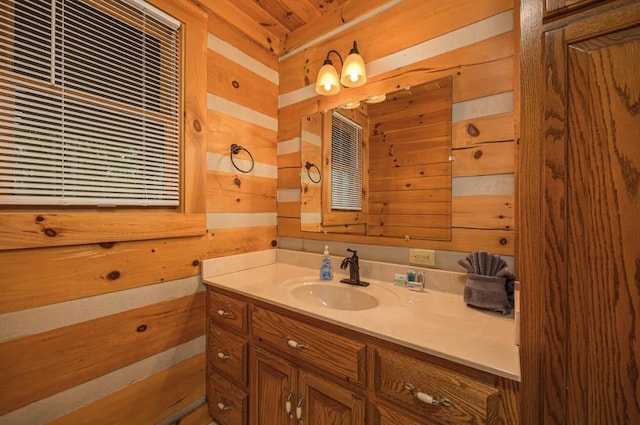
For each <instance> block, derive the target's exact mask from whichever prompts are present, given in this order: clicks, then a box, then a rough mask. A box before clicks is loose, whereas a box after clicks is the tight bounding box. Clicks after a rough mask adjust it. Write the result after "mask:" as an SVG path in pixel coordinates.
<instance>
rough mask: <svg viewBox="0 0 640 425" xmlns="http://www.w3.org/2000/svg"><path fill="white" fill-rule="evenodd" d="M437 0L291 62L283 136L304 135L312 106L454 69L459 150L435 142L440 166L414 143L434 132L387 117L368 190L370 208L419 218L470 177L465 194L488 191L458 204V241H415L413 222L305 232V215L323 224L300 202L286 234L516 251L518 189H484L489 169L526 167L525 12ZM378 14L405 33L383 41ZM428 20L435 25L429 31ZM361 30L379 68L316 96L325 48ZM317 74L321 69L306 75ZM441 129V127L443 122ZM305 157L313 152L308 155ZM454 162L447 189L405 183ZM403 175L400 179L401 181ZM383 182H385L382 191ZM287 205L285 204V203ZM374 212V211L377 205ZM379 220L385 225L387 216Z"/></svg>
mask: <svg viewBox="0 0 640 425" xmlns="http://www.w3.org/2000/svg"><path fill="white" fill-rule="evenodd" d="M429 4H430V3H429V2H425V1H421V2H417V1H411V0H409V1H404V2H402V3H400V4H399V5H396V6H393V7H391V8H390V9H388V10H385V11H384V12H382V13H380V14H379V15H377V16H375V17H372V18H369V19H365V20H364V21H363V22H361V23H358V24H356V25H354V26H353V27H351V28H349V29H347V30H345V31H344V32H343V33H338V34H337V35H333V36H331V37H329V38H328V39H327V40H325V41H321V42H319V43H317V44H315V45H313V46H311V47H307V48H306V49H305V50H304V51H303V52H302V51H301V52H297V53H295V54H293V55H291V56H290V57H287V58H286V59H285V60H283V61H281V63H280V65H281V68H280V72H281V79H280V93H281V96H280V100H281V104H283V105H284V106H282V107H281V108H280V109H279V115H278V117H279V128H278V139H279V140H281V141H284V140H291V139H293V138H295V137H300V119H301V118H302V117H304V116H306V115H309V114H312V113H315V112H318V111H323V110H326V109H329V108H333V107H336V106H339V105H341V104H344V103H346V102H348V101H350V100H352V99H354V98H355V99H358V98H359V99H362V98H367V97H370V96H371V95H375V94H379V93H389V92H393V91H395V90H397V89H398V88H401V87H407V86H411V87H413V86H415V85H417V84H419V83H420V82H424V81H434V80H437V79H438V78H440V77H444V76H448V75H450V76H452V77H453V85H452V86H453V99H452V102H453V107H454V110H455V112H454V113H453V114H452V115H453V117H454V118H455V119H454V122H453V123H452V124H449V125H447V126H446V127H443V130H444V133H443V135H444V134H446V135H448V134H451V136H452V139H453V140H452V147H453V148H454V151H453V152H451V151H450V150H447V151H445V150H442V151H441V152H439V151H434V152H432V154H433V155H424V156H425V157H429V158H431V159H433V158H434V157H435V156H439V157H441V158H442V159H443V160H442V163H441V164H439V165H438V167H441V168H442V170H440V168H438V170H434V169H432V168H429V167H420V166H418V165H416V164H417V163H418V162H417V161H418V159H417V154H416V153H415V152H412V151H411V144H412V143H414V144H416V142H414V141H413V140H416V137H417V138H418V139H419V140H424V136H421V135H419V134H412V132H411V130H406V128H407V125H408V123H406V124H407V125H404V124H401V125H398V127H399V128H402V129H404V130H401V131H405V133H406V140H407V141H406V142H404V141H402V140H394V141H393V142H390V141H387V137H388V136H387V133H389V134H390V132H392V131H397V129H395V128H392V127H387V128H385V126H384V125H383V124H381V125H380V126H379V127H378V129H377V130H378V133H375V132H373V133H372V135H371V138H370V145H369V148H370V152H371V156H370V170H371V171H370V175H369V177H370V179H371V188H370V189H371V190H370V191H369V193H368V194H369V197H370V204H371V205H370V208H372V209H377V211H380V212H383V211H385V208H386V209H390V208H394V209H395V211H396V213H395V214H399V215H401V216H404V217H405V218H406V219H407V220H409V218H408V217H409V216H410V215H411V210H412V208H413V207H414V206H415V203H416V202H421V201H423V200H424V199H429V200H431V201H438V200H440V201H443V202H446V201H448V200H450V199H451V198H450V197H451V195H452V194H453V192H455V191H456V190H458V191H459V190H460V188H461V186H464V188H465V189H464V193H465V195H467V196H469V195H470V196H471V197H478V199H477V200H475V201H472V198H471V197H470V198H468V199H465V200H462V201H460V202H459V203H458V210H457V211H456V212H455V213H453V214H454V216H455V218H454V217H453V216H452V218H451V223H452V228H451V241H450V242H449V241H444V240H442V241H417V240H410V241H405V239H404V233H405V231H406V234H410V233H411V232H410V230H411V229H413V228H418V226H405V227H406V229H405V230H404V231H403V230H400V229H398V231H397V232H396V233H397V235H396V236H397V237H394V238H383V237H366V236H357V235H339V234H329V235H323V234H313V233H311V232H306V231H305V232H301V231H300V229H299V228H298V227H297V226H298V225H300V223H301V221H302V222H303V223H302V224H301V225H302V226H303V227H304V228H305V229H307V228H308V227H309V226H312V227H317V224H313V223H311V221H312V218H313V217H305V220H306V221H307V222H306V223H305V222H304V221H305V220H300V219H298V217H295V216H292V215H291V214H290V213H291V209H290V208H289V209H287V211H288V212H287V215H286V216H285V215H282V216H279V218H278V226H279V227H278V232H279V233H278V234H279V236H285V237H292V238H306V239H318V240H320V239H322V240H335V241H346V242H349V241H351V242H358V243H367V244H372V245H376V244H380V245H388V246H416V247H425V248H430V249H436V250H447V251H462V252H464V251H472V250H476V249H482V250H488V251H491V252H492V253H497V254H502V255H513V253H514V246H513V235H514V233H513V229H514V226H515V224H514V220H513V213H512V211H510V208H511V209H512V208H513V196H514V195H513V188H511V189H510V190H509V191H508V193H507V192H505V191H506V190H507V188H506V186H505V187H504V189H505V190H502V191H498V192H496V195H497V196H498V199H500V196H504V197H506V198H508V199H510V201H511V203H510V205H508V206H506V205H501V204H500V202H499V201H496V199H493V197H494V196H496V195H491V196H480V195H487V194H485V193H484V192H485V191H486V190H485V189H489V188H488V186H487V185H488V184H490V183H489V182H486V181H485V180H486V178H487V177H494V176H496V177H497V175H500V176H510V177H511V181H513V176H514V173H515V172H516V170H515V158H516V151H515V149H514V147H515V145H514V142H513V140H514V128H515V119H516V116H515V115H516V113H514V112H513V110H514V106H513V101H514V99H515V98H517V93H514V89H516V87H514V81H516V80H517V78H514V72H516V70H515V62H514V52H515V47H516V46H517V42H516V40H515V39H514V38H515V37H516V34H515V33H514V31H511V30H510V28H513V27H514V26H515V25H514V22H513V21H511V22H509V17H511V19H517V17H515V18H513V14H510V12H507V13H502V12H505V11H508V10H509V9H511V8H512V7H513V3H512V2H511V1H502V0H496V1H490V2H481V3H480V2H474V3H473V4H471V3H469V2H465V1H454V2H448V3H447V5H445V6H442V3H439V4H438V7H437V8H435V9H434V8H433V7H429ZM454 11H455V12H454ZM422 13H425V14H429V15H430V16H429V17H426V16H425V17H424V19H420V20H417V19H416V16H421V14H422ZM404 14H407V15H409V14H410V15H411V19H402V16H404ZM494 18H497V19H494ZM429 19H431V20H433V21H434V22H433V25H428V26H425V24H424V23H425V22H426V21H427V20H429ZM395 20H397V21H398V22H396V21H395ZM378 21H380V22H383V21H384V27H385V28H390V29H391V31H394V30H397V33H398V37H393V38H389V40H377V41H373V40H374V39H376V37H384V34H383V33H384V32H383V33H379V34H371V32H372V31H375V30H374V29H375V28H377V27H378V26H379V25H376V23H377V22H378ZM400 21H402V22H400ZM436 21H437V22H436ZM489 21H491V22H492V23H495V24H497V26H496V27H495V28H492V25H493V24H492V25H489ZM494 21H495V22H494ZM411 22H420V25H417V24H416V25H412V24H411ZM365 27H366V28H365ZM498 27H499V28H498ZM425 28H427V30H426V31H427V32H428V33H429V34H426V33H425V32H424V31H425ZM445 28H446V29H445ZM431 31H433V34H431ZM452 31H455V34H460V37H463V38H464V39H460V38H456V39H453V38H451V37H449V35H450V33H451V32H452ZM447 37H449V38H447ZM353 39H356V40H358V47H359V48H360V53H361V54H362V56H363V57H364V58H365V61H366V62H367V64H368V68H369V65H371V66H370V68H369V69H370V70H373V71H374V72H373V73H372V74H371V75H370V76H369V77H370V78H369V81H368V82H367V84H366V85H365V86H363V87H360V88H356V89H345V90H342V91H341V92H340V93H339V94H337V95H335V96H314V97H309V91H308V90H307V89H304V90H303V87H305V85H308V84H310V83H312V82H313V81H310V80H312V79H313V77H314V76H315V73H316V72H317V67H319V65H320V64H321V60H322V59H323V58H324V56H323V55H324V53H323V52H322V51H323V50H328V49H329V48H334V49H337V50H340V49H342V47H341V46H342V44H341V43H343V44H350V43H351V41H352V40H353ZM438 40H441V41H438ZM445 40H448V41H447V42H445ZM416 45H420V46H421V47H420V48H421V49H422V50H420V51H418V50H417V49H414V46H416ZM447 45H452V46H456V47H453V48H451V47H450V48H449V49H450V50H447ZM329 46H331V47H329ZM409 55H415V58H416V60H415V61H414V62H413V63H410V58H411V57H409ZM394 58H396V59H398V60H397V61H396V60H394ZM395 63H398V64H399V65H397V66H396V69H393V66H392V65H393V64H395ZM378 70H382V71H378ZM377 72H381V73H377ZM308 76H311V78H309V79H308V80H306V81H305V80H304V79H305V78H307V77H308ZM436 109H437V108H436ZM434 113H436V114H437V111H436V110H434ZM434 130H437V129H436V128H434ZM398 133H400V131H398ZM434 137H435V136H434ZM496 142H497V143H496ZM500 142H503V143H500ZM415 147H416V148H417V147H418V146H415ZM389 155H392V156H393V157H394V159H395V160H396V162H395V163H394V164H393V165H394V166H393V167H391V168H386V169H385V172H378V171H376V168H377V167H378V166H380V165H381V164H382V163H384V162H385V161H387V159H388V158H390V157H389ZM449 155H453V157H454V158H455V159H454V161H452V162H449V161H448V156H449ZM400 156H401V157H400ZM296 159H297V158H296ZM287 160H288V161H287V164H291V159H290V158H287ZM301 161H304V159H302V158H301ZM433 161H435V160H433ZM436 162H437V161H436ZM283 163H284V159H283ZM294 164H295V162H294ZM296 165H297V164H296ZM398 165H399V167H398ZM430 165H431V164H430ZM294 169H295V170H296V171H298V170H299V168H294V167H291V169H290V170H289V171H286V172H282V170H280V171H281V172H280V176H282V177H284V178H285V181H286V182H285V183H279V185H280V186H279V187H282V188H285V187H286V188H289V187H290V188H294V187H296V186H295V185H296V184H297V178H296V177H297V176H294V175H293V170H294ZM446 169H450V170H452V172H453V175H454V176H455V178H453V179H452V180H451V184H450V185H449V186H447V187H446V188H443V189H431V190H430V189H429V188H426V187H425V189H424V190H419V191H417V192H416V193H415V194H414V193H413V191H407V190H401V189H403V183H404V184H405V185H404V188H406V185H407V184H413V183H414V181H413V180H411V179H412V178H414V179H416V178H418V176H416V173H425V174H421V175H422V176H426V175H429V176H437V175H441V171H446ZM405 170H406V171H405ZM386 171H388V172H386ZM411 176H415V177H411ZM394 179H395V180H394ZM475 179H479V180H478V182H475ZM498 180H499V181H498ZM503 180H505V179H504V178H502V179H497V182H498V183H499V182H501V181H503ZM394 181H396V182H397V184H396V185H395V186H394V185H393V182H394ZM421 181H422V182H426V181H427V180H424V179H422V180H421ZM505 181H506V180H505ZM383 184H386V185H387V186H389V184H391V186H389V187H387V188H386V189H388V190H386V189H385V190H382V186H380V185H383ZM503 186H504V185H503ZM376 187H379V189H380V192H378V191H377V189H376ZM302 189H303V190H304V189H307V191H311V190H313V189H315V188H314V187H311V185H303V186H302ZM476 189H477V190H478V192H476ZM503 192H504V193H503ZM414 195H415V196H414ZM302 198H305V199H306V201H305V202H310V200H309V199H308V198H310V196H309V194H307V196H306V197H305V196H304V195H303V196H302ZM482 201H487V202H488V203H487V205H486V208H483V206H482ZM469 203H472V204H474V205H476V207H477V208H479V212H478V214H475V215H474V214H472V213H468V212H467V211H466V209H467V208H468V207H469V205H468V204H469ZM503 204H504V203H503ZM398 205H400V206H401V207H399V206H398ZM441 207H442V205H440V206H439V207H438V204H434V208H433V210H434V213H436V214H437V211H442V208H441ZM444 210H451V211H453V207H452V206H450V207H449V208H444ZM282 211H283V213H284V209H283V210H282ZM304 211H305V210H304V208H301V214H303V213H304ZM372 213H373V212H372V210H370V211H369V214H372ZM374 214H375V213H374ZM379 214H380V213H378V214H377V215H378V216H377V217H376V220H377V221H379V222H380V223H382V222H384V223H385V225H386V226H387V227H389V226H388V223H390V222H391V221H389V217H388V216H387V217H384V218H385V220H383V219H382V218H381V217H380V216H379ZM373 221H374V220H372V219H371V217H369V220H368V224H367V226H368V229H369V228H372V227H371V226H373V225H374V223H373ZM401 221H402V220H401ZM409 221H410V220H409ZM398 224H401V223H398ZM375 225H376V226H380V224H375ZM399 227H402V226H399ZM315 230H317V229H315ZM378 230H380V229H378Z"/></svg>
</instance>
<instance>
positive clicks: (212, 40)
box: [207, 33, 280, 85]
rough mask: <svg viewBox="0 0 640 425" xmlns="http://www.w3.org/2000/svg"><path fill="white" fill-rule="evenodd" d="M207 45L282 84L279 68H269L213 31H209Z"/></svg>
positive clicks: (264, 76)
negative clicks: (212, 32)
mask: <svg viewBox="0 0 640 425" xmlns="http://www.w3.org/2000/svg"><path fill="white" fill-rule="evenodd" d="M207 46H208V47H209V49H211V50H213V51H214V52H216V53H219V54H221V55H222V56H224V57H225V58H227V59H229V60H231V61H233V62H235V63H237V64H238V65H240V66H242V67H243V68H246V69H248V70H249V71H251V72H253V73H255V74H258V75H259V76H261V77H263V78H265V79H267V80H269V81H271V82H272V83H273V84H276V85H278V84H280V76H279V74H278V71H277V70H275V69H272V68H269V67H268V66H267V65H265V64H263V63H262V62H260V61H258V60H255V59H254V58H252V57H251V56H249V55H247V54H246V53H245V52H243V51H242V50H240V49H238V48H237V47H234V46H232V45H231V44H229V43H227V42H226V41H224V40H221V39H220V38H218V37H216V36H215V35H213V34H211V33H209V36H208V38H207Z"/></svg>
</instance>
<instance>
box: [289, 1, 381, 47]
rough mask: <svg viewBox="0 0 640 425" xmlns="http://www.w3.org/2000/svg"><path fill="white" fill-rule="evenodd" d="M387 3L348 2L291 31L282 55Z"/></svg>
mask: <svg viewBox="0 0 640 425" xmlns="http://www.w3.org/2000/svg"><path fill="white" fill-rule="evenodd" d="M327 3H329V4H327V5H326V6H330V3H331V2H327ZM387 3H389V0H367V1H346V2H344V3H342V4H340V5H339V6H337V7H335V8H334V9H333V10H331V11H330V12H328V13H325V14H323V15H322V16H320V17H318V18H316V19H314V20H313V21H310V22H308V23H307V24H305V25H303V26H301V27H299V28H296V29H295V30H293V31H291V32H290V33H289V34H288V35H287V37H285V38H284V39H283V43H282V53H283V54H286V53H288V52H291V51H293V50H294V49H297V48H299V47H301V46H302V45H304V44H306V43H308V42H310V41H312V40H315V39H316V38H318V37H320V36H323V35H325V34H327V33H328V32H330V31H333V30H335V29H337V28H340V27H341V26H343V25H345V24H349V23H350V22H353V21H354V20H355V19H357V18H359V17H361V16H362V15H364V14H367V13H370V12H371V11H373V10H375V9H377V8H379V7H381V6H384V5H385V4H387Z"/></svg>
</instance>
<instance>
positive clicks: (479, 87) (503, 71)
mask: <svg viewBox="0 0 640 425" xmlns="http://www.w3.org/2000/svg"><path fill="white" fill-rule="evenodd" d="M513 65H514V64H513V57H511V56H507V57H504V58H501V59H496V60H493V61H489V62H483V63H478V64H473V65H469V66H466V67H464V68H462V69H460V70H459V71H458V72H457V73H456V74H454V79H453V102H454V103H457V102H464V101H465V100H470V99H476V98H478V97H484V96H489V95H492V94H495V93H502V92H506V91H512V90H513Z"/></svg>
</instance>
